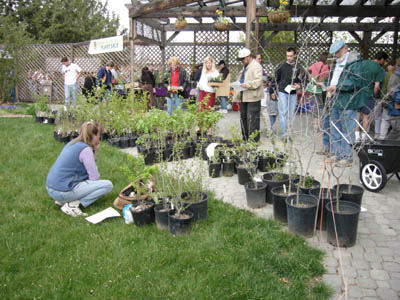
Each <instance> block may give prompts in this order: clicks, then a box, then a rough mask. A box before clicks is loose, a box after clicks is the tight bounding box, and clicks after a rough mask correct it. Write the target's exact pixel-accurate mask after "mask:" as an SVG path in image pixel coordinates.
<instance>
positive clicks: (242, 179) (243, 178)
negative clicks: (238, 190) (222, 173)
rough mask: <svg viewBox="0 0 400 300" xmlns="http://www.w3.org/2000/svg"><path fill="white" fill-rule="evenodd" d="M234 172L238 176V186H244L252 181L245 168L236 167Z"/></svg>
mask: <svg viewBox="0 0 400 300" xmlns="http://www.w3.org/2000/svg"><path fill="white" fill-rule="evenodd" d="M236 170H237V174H238V181H239V184H241V185H244V184H245V183H247V182H250V181H251V180H252V179H251V175H250V173H249V171H247V169H246V168H244V167H239V166H238V167H237V168H236Z"/></svg>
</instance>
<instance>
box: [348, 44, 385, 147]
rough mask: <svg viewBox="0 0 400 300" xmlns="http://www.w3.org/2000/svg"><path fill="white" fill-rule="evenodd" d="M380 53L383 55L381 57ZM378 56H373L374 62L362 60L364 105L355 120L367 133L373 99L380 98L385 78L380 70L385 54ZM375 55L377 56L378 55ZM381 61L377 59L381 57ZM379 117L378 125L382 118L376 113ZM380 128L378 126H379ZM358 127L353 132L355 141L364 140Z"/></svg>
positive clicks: (383, 72) (372, 109)
mask: <svg viewBox="0 0 400 300" xmlns="http://www.w3.org/2000/svg"><path fill="white" fill-rule="evenodd" d="M382 53H383V54H384V55H382ZM378 54H379V56H375V60H364V61H363V62H362V66H361V68H362V79H363V82H364V84H363V90H362V92H363V97H364V98H365V99H366V105H365V106H363V107H361V108H360V109H359V110H358V114H357V119H358V120H360V118H361V126H362V127H363V128H364V130H365V131H367V132H368V131H369V124H370V117H369V116H370V114H371V113H373V112H374V108H375V99H378V98H380V89H381V85H382V83H383V79H384V78H385V71H384V69H383V68H382V65H383V64H384V63H385V58H383V57H386V58H387V54H386V53H384V52H380V53H378ZM378 54H377V55H378ZM381 56H382V59H379V60H378V59H377V57H381ZM378 115H379V123H380V120H381V117H382V113H381V112H378ZM379 127H380V124H379ZM360 130H361V129H360V127H359V126H358V125H357V128H356V132H355V140H356V141H359V140H360V137H361V139H362V140H365V139H366V135H365V133H364V132H362V133H361V136H360Z"/></svg>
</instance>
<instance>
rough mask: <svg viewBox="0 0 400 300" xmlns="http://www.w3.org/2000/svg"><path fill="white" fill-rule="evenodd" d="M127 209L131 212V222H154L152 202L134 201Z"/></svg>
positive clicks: (137, 224)
mask: <svg viewBox="0 0 400 300" xmlns="http://www.w3.org/2000/svg"><path fill="white" fill-rule="evenodd" d="M129 210H130V211H131V213H132V217H133V223H134V224H135V225H136V226H143V225H150V224H152V223H154V220H155V215H154V202H152V201H134V202H133V203H132V206H131V207H130V208H129Z"/></svg>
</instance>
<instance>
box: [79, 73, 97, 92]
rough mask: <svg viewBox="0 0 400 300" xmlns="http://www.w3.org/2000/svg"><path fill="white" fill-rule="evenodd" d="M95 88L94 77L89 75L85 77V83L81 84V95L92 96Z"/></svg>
mask: <svg viewBox="0 0 400 300" xmlns="http://www.w3.org/2000/svg"><path fill="white" fill-rule="evenodd" d="M95 88H96V77H94V76H92V75H89V76H86V77H85V82H84V83H83V88H82V94H83V95H84V96H85V97H89V96H91V95H93V94H94V90H95Z"/></svg>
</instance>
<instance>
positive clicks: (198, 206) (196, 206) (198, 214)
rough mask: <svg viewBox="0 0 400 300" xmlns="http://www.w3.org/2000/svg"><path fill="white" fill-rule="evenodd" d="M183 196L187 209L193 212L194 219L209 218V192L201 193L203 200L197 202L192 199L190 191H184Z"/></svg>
mask: <svg viewBox="0 0 400 300" xmlns="http://www.w3.org/2000/svg"><path fill="white" fill-rule="evenodd" d="M181 197H182V199H183V200H184V201H185V206H186V207H187V208H186V211H190V212H192V213H193V221H198V220H205V219H207V218H208V194H206V193H201V198H202V200H200V201H197V202H194V200H192V199H191V193H190V192H183V193H182V196H181Z"/></svg>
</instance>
